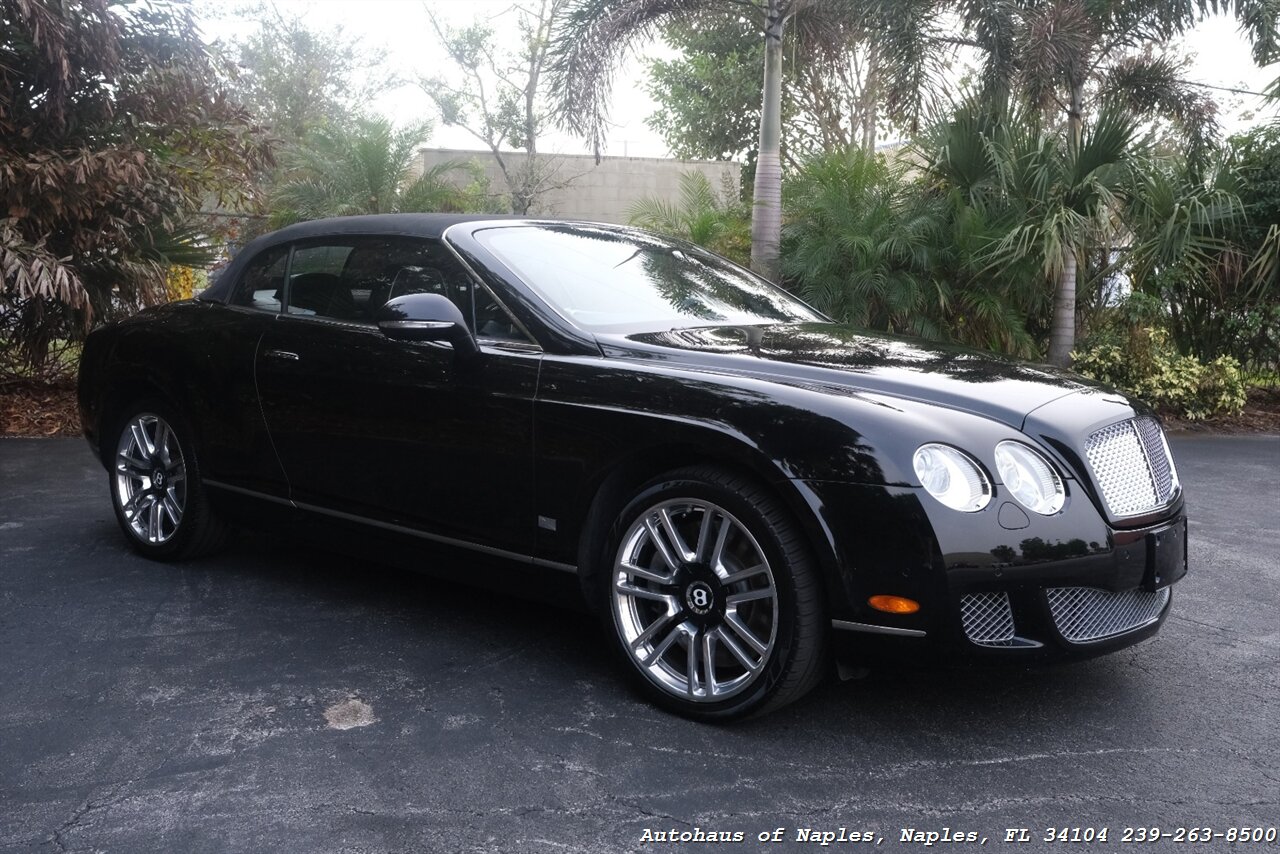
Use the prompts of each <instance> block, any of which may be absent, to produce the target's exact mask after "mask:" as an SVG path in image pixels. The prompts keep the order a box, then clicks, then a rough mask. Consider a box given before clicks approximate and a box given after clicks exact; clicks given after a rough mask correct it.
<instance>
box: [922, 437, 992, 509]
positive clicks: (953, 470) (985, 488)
mask: <svg viewBox="0 0 1280 854" xmlns="http://www.w3.org/2000/svg"><path fill="white" fill-rule="evenodd" d="M911 462H912V465H913V466H914V467H915V470H916V477H918V478H920V483H921V484H922V485H923V486H924V488H925V489H926V490H927V491H928V493H929V494H930V495H932V496H933V497H934V498H936V499H938V500H939V501H941V502H942V503H943V504H945V505H947V506H948V507H950V508H951V509H952V510H960V511H962V512H965V513H973V512H976V511H978V510H981V509H982V508H983V507H986V506H987V502H989V501H990V500H991V481H989V480H987V476H986V474H984V473H983V471H982V467H981V466H979V465H978V464H977V463H976V462H974V460H973V458H972V457H970V456H969V455H968V454H966V453H965V452H964V451H961V450H958V449H956V448H953V447H951V446H950V445H939V444H936V443H930V444H928V445H921V446H920V447H919V448H916V453H915V456H914V457H913V458H912V460H911Z"/></svg>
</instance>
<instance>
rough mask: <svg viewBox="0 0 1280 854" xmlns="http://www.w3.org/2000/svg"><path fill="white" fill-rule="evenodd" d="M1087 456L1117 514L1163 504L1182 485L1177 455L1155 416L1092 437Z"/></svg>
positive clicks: (1133, 513)
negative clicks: (1175, 461)
mask: <svg viewBox="0 0 1280 854" xmlns="http://www.w3.org/2000/svg"><path fill="white" fill-rule="evenodd" d="M1085 455H1086V456H1087V457H1088V458H1089V467H1090V468H1092V469H1093V476H1094V479H1095V480H1096V481H1097V483H1098V486H1099V488H1100V489H1101V490H1102V497H1103V498H1104V499H1105V500H1106V502H1107V508H1108V509H1109V510H1110V511H1111V515H1113V516H1136V515H1139V514H1142V513H1149V512H1151V511H1153V510H1156V509H1158V508H1160V507H1163V506H1164V505H1165V504H1167V503H1168V502H1169V499H1171V498H1172V497H1173V494H1174V492H1175V490H1176V489H1177V486H1178V474H1177V471H1176V470H1175V469H1174V466H1173V456H1172V455H1171V454H1170V453H1169V445H1168V443H1167V442H1166V441H1165V438H1164V431H1162V430H1161V429H1160V425H1159V423H1157V422H1156V420H1155V419H1154V418H1150V417H1147V416H1142V417H1140V418H1132V419H1130V420H1128V421H1120V422H1117V423H1115V424H1112V425H1110V426H1107V427H1103V428H1102V429H1101V430H1098V431H1097V432H1095V433H1093V434H1092V435H1090V436H1089V439H1088V441H1087V442H1086V443H1085Z"/></svg>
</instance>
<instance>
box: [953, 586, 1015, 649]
mask: <svg viewBox="0 0 1280 854" xmlns="http://www.w3.org/2000/svg"><path fill="white" fill-rule="evenodd" d="M960 622H961V624H962V625H963V626H964V633H965V636H966V637H967V638H969V640H971V641H973V642H974V643H976V644H978V646H1013V645H1014V629H1013V609H1012V608H1010V607H1009V594H1008V593H1005V592H1003V591H999V592H995V593H966V594H964V595H963V596H961V597H960Z"/></svg>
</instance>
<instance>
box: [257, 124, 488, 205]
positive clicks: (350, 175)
mask: <svg viewBox="0 0 1280 854" xmlns="http://www.w3.org/2000/svg"><path fill="white" fill-rule="evenodd" d="M430 131H431V127H430V125H429V124H426V123H422V124H415V125H410V126H409V127H406V128H402V129H400V130H396V129H395V128H394V127H393V126H392V124H391V122H389V121H388V120H386V119H382V118H360V119H356V120H355V121H354V122H353V123H352V124H351V125H349V126H330V127H325V128H321V129H319V130H316V131H313V132H312V133H311V134H310V135H309V136H308V137H307V139H306V140H305V141H304V142H303V144H302V145H301V146H299V147H298V148H297V149H295V150H294V151H292V152H290V153H288V154H287V155H286V156H285V157H284V166H285V177H284V178H283V179H282V180H281V181H280V183H279V184H277V185H276V187H275V189H274V191H273V193H272V198H271V215H270V220H271V225H272V227H273V228H279V227H280V226H283V225H287V224H289V223H291V222H298V221H300V220H308V219H320V218H322V217H330V216H351V215H353V214H376V213H402V212H407V211H462V210H479V209H481V206H482V204H483V192H482V188H480V187H478V186H477V185H476V182H475V181H476V179H475V176H474V175H471V176H470V177H471V183H470V185H469V186H464V187H459V186H457V185H456V184H455V183H454V182H453V180H452V179H453V177H455V173H457V172H458V171H459V170H464V172H465V169H466V167H465V166H463V165H462V164H459V163H457V162H454V161H450V162H448V163H442V164H439V165H437V166H435V167H433V168H431V169H427V170H424V171H423V172H422V173H421V174H420V175H417V176H415V175H414V174H413V164H414V161H415V159H416V157H417V151H418V147H419V146H420V145H421V144H422V142H423V141H424V140H425V139H426V138H427V137H428V136H429V135H430Z"/></svg>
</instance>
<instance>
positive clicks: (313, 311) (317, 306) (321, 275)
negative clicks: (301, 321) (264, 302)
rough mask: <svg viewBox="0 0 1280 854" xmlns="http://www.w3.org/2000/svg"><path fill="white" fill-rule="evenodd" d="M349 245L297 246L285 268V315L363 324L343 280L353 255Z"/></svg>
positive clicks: (339, 243)
mask: <svg viewBox="0 0 1280 854" xmlns="http://www.w3.org/2000/svg"><path fill="white" fill-rule="evenodd" d="M354 251H355V250H354V247H353V244H352V242H350V241H345V240H344V241H342V242H336V241H335V242H325V243H319V244H316V243H312V244H299V245H298V246H297V247H296V248H295V249H294V250H293V264H292V265H290V267H289V314H302V315H310V316H315V317H328V318H333V319H334V320H363V319H364V317H363V313H362V311H361V308H360V306H359V305H358V304H357V302H356V299H355V296H354V294H353V293H352V288H351V283H350V282H349V281H347V280H346V279H345V278H344V277H343V270H344V269H345V268H346V265H347V259H348V258H350V257H351V254H352V252H354Z"/></svg>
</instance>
